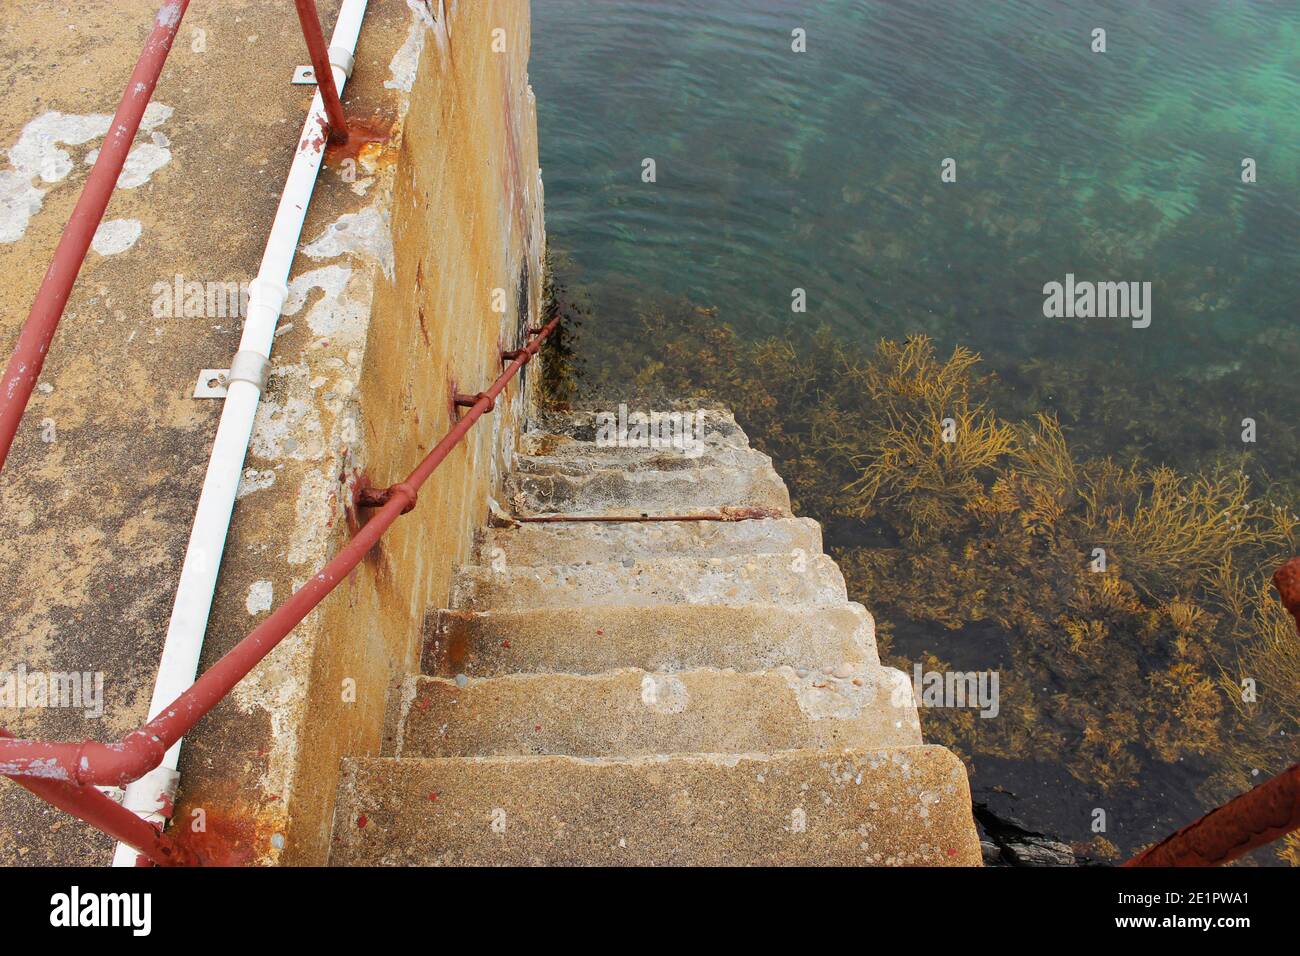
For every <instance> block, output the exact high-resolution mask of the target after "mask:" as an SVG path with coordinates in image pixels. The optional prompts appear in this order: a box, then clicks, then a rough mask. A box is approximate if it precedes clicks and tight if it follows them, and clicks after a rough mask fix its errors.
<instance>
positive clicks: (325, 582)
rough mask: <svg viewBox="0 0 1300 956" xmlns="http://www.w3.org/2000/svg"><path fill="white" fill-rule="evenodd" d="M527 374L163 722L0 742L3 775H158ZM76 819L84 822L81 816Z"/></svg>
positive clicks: (513, 368) (454, 433)
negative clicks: (101, 733)
mask: <svg viewBox="0 0 1300 956" xmlns="http://www.w3.org/2000/svg"><path fill="white" fill-rule="evenodd" d="M559 321H560V320H559V319H558V318H556V319H552V320H551V321H550V322H549V323H548V324H547V325H546V326H545V327H543V329H542V331H541V332H540V333H539V334H538V336H537V337H536V338H535V339H533V341H532V342H530V343H529V344H528V345H527V347H526V348H527V350H528V351H529V353H530V355H536V354H537V351H538V349H540V348H541V344H542V342H543V341H544V340H545V339H546V338H547V337H548V336H549V335H550V334H551V333H552V332H554V331H555V329H556V327H557V326H558V325H559ZM523 367H524V359H523V357H520V358H517V359H515V360H514V361H513V362H511V363H510V364H509V365H508V366H507V367H506V368H505V370H503V371H502V373H501V375H500V376H498V378H497V379H496V381H495V382H493V383H492V385H491V386H489V387H488V389H487V390H486V391H484V392H481V393H479V395H478V396H477V401H475V403H474V405H473V406H472V407H471V408H470V409H469V411H468V412H466V413H465V414H464V415H463V416H462V417H461V418H460V419H459V420H458V421H457V422H456V424H455V425H454V426H452V428H451V430H450V431H448V432H447V434H446V435H445V436H443V438H442V440H441V441H440V442H438V444H437V445H435V446H434V447H433V449H432V450H431V451H430V452H429V454H428V455H426V456H425V457H424V459H423V460H422V461H421V462H420V464H419V465H417V466H416V467H415V470H414V471H412V472H411V474H410V475H409V476H407V478H406V480H405V481H404V482H400V483H398V484H397V485H394V486H393V488H392V493H391V494H390V495H389V496H388V500H387V501H386V502H385V503H384V504H383V505H382V506H381V507H380V508H379V509H378V510H377V511H376V512H375V513H374V515H372V516H371V518H370V520H369V521H367V522H366V524H365V525H363V526H362V528H361V530H360V531H359V532H358V533H357V535H356V537H354V538H353V539H352V540H351V541H349V542H348V543H347V544H346V545H345V546H344V547H343V548H342V549H340V551H339V553H338V554H337V555H335V556H334V558H333V560H331V561H330V562H329V563H328V564H326V565H325V567H323V568H321V570H320V571H318V572H317V573H316V574H314V575H312V577H311V579H310V580H308V582H307V583H306V584H304V585H303V586H302V587H301V588H299V589H298V590H297V591H296V592H294V594H293V596H292V597H290V598H289V599H288V600H287V601H285V602H284V603H283V604H281V605H280V606H279V607H278V608H276V609H275V611H273V612H272V613H271V615H270V616H269V617H268V618H267V619H266V620H265V621H263V622H262V623H261V624H259V625H258V626H257V627H255V628H253V630H252V631H250V632H249V634H248V636H247V637H245V638H244V639H243V640H242V641H240V642H239V643H238V644H237V645H235V647H233V648H232V649H231V650H230V651H228V652H227V653H226V655H225V656H224V657H222V658H221V660H219V661H217V663H215V664H213V665H212V666H211V667H210V668H208V670H207V671H205V672H204V673H203V675H202V676H201V677H199V678H198V680H196V681H195V682H194V684H193V685H192V686H191V687H190V688H189V690H187V691H185V692H184V693H183V694H181V695H180V696H179V697H177V698H176V700H175V701H173V702H172V704H171V705H170V706H168V707H166V708H164V709H163V710H162V712H161V713H160V714H159V715H158V716H157V717H155V718H154V719H153V720H151V721H149V722H148V723H146V724H145V725H144V726H142V727H140V728H139V729H138V730H134V731H132V732H131V733H129V734H127V735H126V736H125V737H124V738H122V740H121V741H120V742H118V743H113V744H103V743H99V742H97V741H91V740H87V741H82V742H81V743H65V742H51V741H43V740H13V739H0V774H3V775H4V776H8V777H12V778H14V779H19V782H24V780H26V781H30V780H31V779H32V778H40V780H42V781H47V782H54V783H67V784H71V785H79V786H86V785H92V784H97V785H101V786H119V787H120V786H125V785H126V784H127V783H129V782H131V781H132V780H135V779H137V778H139V777H142V776H144V775H145V774H146V773H148V772H149V771H150V770H152V769H153V768H154V767H156V766H157V765H158V764H159V763H160V762H161V761H162V758H163V755H164V754H165V753H166V752H167V749H168V748H169V747H171V746H172V744H174V743H176V741H178V740H180V739H181V738H182V737H184V736H185V734H187V733H188V732H189V731H190V729H191V728H192V727H193V726H194V725H195V724H196V723H198V721H199V719H200V718H201V717H203V716H204V715H205V714H206V713H207V712H208V711H210V710H211V709H212V708H213V707H214V706H216V704H217V702H218V701H220V700H221V699H222V698H223V697H225V696H226V694H228V693H230V690H231V689H232V688H233V687H234V686H235V685H236V684H238V683H239V682H240V681H241V680H242V679H243V678H244V677H245V676H246V675H247V674H248V672H249V671H251V670H252V669H253V668H254V667H256V666H257V664H258V663H259V662H260V661H261V660H262V658H264V657H265V656H266V655H267V654H268V653H270V652H271V650H272V649H273V648H274V647H275V646H276V645H277V644H279V643H280V642H281V641H282V640H284V638H285V637H286V636H288V634H289V632H290V631H292V630H293V629H294V628H295V627H297V626H298V624H299V623H301V622H302V620H303V618H305V617H306V616H307V615H308V614H309V613H311V611H312V610H313V609H314V608H315V607H316V605H318V604H320V602H321V601H323V600H324V599H325V598H326V597H327V596H328V595H329V593H330V592H331V591H333V590H334V588H336V587H338V585H339V584H340V583H342V582H343V581H344V580H345V579H346V578H347V576H348V575H349V574H350V573H351V572H352V570H353V569H354V568H356V566H357V565H358V564H360V563H361V561H362V560H363V559H364V558H365V556H366V555H367V554H368V553H369V552H370V550H371V548H373V547H374V546H375V545H376V544H377V543H378V541H379V539H380V537H381V536H382V535H383V533H384V532H385V531H387V530H388V528H389V527H390V526H391V525H392V524H393V522H394V521H396V520H397V518H398V517H399V516H400V515H402V514H403V513H404V512H406V511H407V510H409V507H408V506H410V505H413V504H414V503H415V500H416V495H417V493H418V492H419V490H420V487H421V486H422V485H423V484H424V483H425V482H426V481H427V480H428V479H429V476H430V475H432V474H433V472H434V470H435V469H436V468H437V467H438V466H439V465H440V464H442V462H443V461H444V460H445V459H446V458H447V456H448V455H449V454H451V451H452V449H453V448H455V447H456V445H458V444H459V443H460V440H461V439H462V438H464V437H465V434H466V433H467V432H468V431H469V430H470V428H472V427H473V425H474V423H475V422H476V421H478V420H479V418H481V417H482V416H483V415H484V414H485V413H486V412H487V411H488V409H489V408H491V407H492V405H493V404H494V403H495V401H496V398H497V396H499V395H500V394H501V392H502V391H503V390H504V389H505V387H506V385H508V384H509V383H510V380H511V379H513V378H514V377H515V375H517V374H518V372H519V370H520V369H521V368H523ZM20 778H22V779H20ZM110 802H111V801H110ZM72 812H75V813H76V815H78V816H81V817H82V819H86V817H85V815H84V814H83V813H81V812H80V810H74V811H72ZM91 822H93V821H91ZM114 835H115V836H117V837H118V839H119V840H121V841H122V842H125V843H128V844H130V845H132V846H136V847H137V849H143V848H142V847H140V846H139V845H138V844H137V843H136V842H135V841H134V840H133V839H131V838H130V837H129V835H119V834H114Z"/></svg>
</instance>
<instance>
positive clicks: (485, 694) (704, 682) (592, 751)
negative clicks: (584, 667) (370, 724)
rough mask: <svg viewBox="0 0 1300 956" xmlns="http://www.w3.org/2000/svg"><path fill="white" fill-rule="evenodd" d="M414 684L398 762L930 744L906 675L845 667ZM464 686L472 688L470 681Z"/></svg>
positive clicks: (406, 699)
mask: <svg viewBox="0 0 1300 956" xmlns="http://www.w3.org/2000/svg"><path fill="white" fill-rule="evenodd" d="M802 673H803V675H804V676H802V677H801V676H799V673H797V672H796V671H795V670H794V669H793V668H790V667H782V668H778V669H776V670H771V671H758V672H749V673H738V672H736V671H731V670H690V671H679V672H678V673H675V674H663V673H659V674H656V673H651V672H649V671H643V670H638V669H634V668H627V669H624V670H618V671H608V672H606V673H603V674H593V675H587V676H582V675H576V674H516V675H511V676H508V677H492V678H487V679H474V680H467V679H466V678H463V677H462V678H460V679H459V681H457V680H450V679H448V678H445V677H412V678H408V680H407V683H406V686H405V688H404V692H403V700H402V729H401V732H400V735H399V742H398V745H397V753H396V754H395V756H400V757H497V756H511V755H527V754H567V755H569V756H572V757H619V756H624V757H631V756H640V755H647V754H669V753H755V752H759V751H762V752H766V753H771V752H775V751H779V750H803V749H808V750H824V749H828V748H837V747H859V748H877V747H907V746H915V745H919V744H920V743H921V722H920V719H919V717H918V716H917V712H916V705H915V703H914V702H913V700H912V690H911V684H910V682H909V681H908V679H907V677H906V676H905V675H904V674H903V673H902V672H901V671H896V670H893V669H892V668H882V667H880V666H878V665H875V666H867V665H865V664H859V665H857V666H856V667H854V666H850V665H847V664H846V665H843V666H842V668H839V669H836V670H835V671H834V673H833V674H824V673H822V672H821V671H817V672H810V671H804V672H802ZM462 682H463V683H462Z"/></svg>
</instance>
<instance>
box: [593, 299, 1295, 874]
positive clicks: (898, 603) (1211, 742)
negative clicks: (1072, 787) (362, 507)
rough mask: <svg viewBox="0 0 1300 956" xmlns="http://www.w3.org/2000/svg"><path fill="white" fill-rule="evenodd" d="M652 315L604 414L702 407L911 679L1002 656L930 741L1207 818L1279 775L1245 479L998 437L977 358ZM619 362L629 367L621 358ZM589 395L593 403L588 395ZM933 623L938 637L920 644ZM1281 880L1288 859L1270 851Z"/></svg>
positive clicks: (1290, 668)
mask: <svg viewBox="0 0 1300 956" xmlns="http://www.w3.org/2000/svg"><path fill="white" fill-rule="evenodd" d="M697 320H698V317H696V316H694V315H693V314H692V313H690V312H689V311H688V310H683V311H682V312H681V313H680V314H676V315H663V314H660V315H656V316H653V317H647V318H646V320H645V323H646V325H645V327H646V332H647V335H653V337H654V340H655V341H656V343H657V345H658V354H659V359H658V360H656V361H654V362H651V363H649V364H648V365H641V366H639V367H633V366H630V365H629V366H628V367H623V368H620V367H617V365H616V364H615V363H616V362H617V359H615V358H614V357H612V356H602V361H605V362H606V363H607V367H606V371H607V372H608V375H609V378H608V380H609V381H611V382H617V383H620V384H619V393H620V394H623V395H626V394H627V393H628V389H629V388H633V389H636V390H637V391H638V392H645V391H648V390H649V391H653V390H655V389H658V390H661V391H662V392H663V393H665V394H671V395H674V396H680V395H683V394H698V393H708V394H709V395H710V396H711V397H714V398H717V399H720V400H722V401H725V402H727V403H728V404H730V405H731V407H732V408H733V409H734V410H735V413H736V415H737V418H738V419H739V420H740V421H741V423H742V424H743V425H744V427H745V428H746V430H747V431H748V432H749V434H750V436H751V438H752V439H753V441H754V442H755V444H756V445H757V446H759V447H761V448H762V449H763V450H764V451H765V452H767V453H768V454H770V455H772V456H773V458H774V459H775V462H776V465H777V467H778V469H779V470H780V472H781V473H782V474H783V475H784V476H785V478H786V480H787V482H788V483H789V486H790V489H791V494H792V497H793V499H794V506H795V509H796V510H797V511H799V512H801V513H804V514H809V515H812V516H813V517H816V518H818V519H819V520H821V521H822V522H823V523H824V524H825V526H826V531H827V542H828V548H829V549H830V550H831V551H832V553H833V554H834V556H835V558H836V559H837V560H838V561H839V563H840V566H841V567H842V568H843V570H844V573H845V575H846V578H847V579H848V582H849V587H850V593H851V595H853V596H856V598H858V599H861V600H863V601H864V602H865V603H867V604H868V605H869V606H871V607H872V608H873V609H874V610H875V611H877V613H878V616H879V619H880V621H881V625H882V626H881V636H882V654H886V655H888V653H889V634H890V631H891V628H890V624H891V623H893V624H897V625H900V626H901V625H903V624H908V625H909V626H911V627H912V628H913V629H916V626H928V633H929V634H931V635H932V636H931V637H930V638H929V639H927V640H928V643H927V644H926V646H925V647H924V648H922V649H921V650H920V652H919V653H918V652H917V648H916V647H913V648H912V649H911V653H910V657H911V660H908V661H904V660H902V659H901V658H900V657H898V656H893V657H892V659H891V662H892V663H894V664H896V665H899V666H903V667H905V668H908V669H909V670H910V666H911V664H913V663H917V662H919V663H922V664H923V665H924V666H925V667H926V668H927V669H940V670H942V669H946V668H947V664H946V663H945V659H946V658H950V657H961V658H963V659H969V658H970V657H971V655H970V654H969V653H966V652H965V649H964V648H963V647H962V642H963V641H965V640H967V635H968V634H969V633H971V630H972V628H975V629H980V628H984V629H988V628H990V627H992V628H994V629H995V630H996V632H997V633H999V634H1001V635H1003V636H1004V638H1005V639H1004V641H1003V642H1002V643H1001V645H1000V647H999V651H998V653H999V654H1000V655H1001V659H1000V660H991V661H989V662H988V663H987V665H985V666H988V667H996V668H998V669H999V670H1000V671H1001V675H1002V676H1001V692H1002V700H1001V709H1000V710H1001V712H1000V715H999V717H998V718H997V719H993V720H983V719H980V718H979V717H978V716H977V715H976V714H975V713H974V712H973V711H970V710H955V709H935V710H927V711H925V712H924V713H923V719H924V721H925V724H926V734H927V737H928V738H930V739H933V740H936V741H938V742H941V743H945V744H947V745H949V746H952V747H954V748H955V749H957V750H958V751H959V752H961V753H962V754H963V755H964V756H965V757H966V758H967V759H968V760H970V761H973V762H975V763H976V764H978V762H979V760H980V758H981V757H1000V758H1008V759H1017V758H1024V757H1026V756H1039V757H1044V756H1045V757H1048V758H1050V759H1053V760H1058V759H1059V760H1062V761H1064V763H1065V765H1066V766H1067V768H1068V770H1069V772H1070V773H1071V774H1072V775H1073V776H1075V777H1076V778H1077V779H1078V780H1080V781H1084V782H1087V783H1088V784H1089V785H1091V786H1094V787H1098V788H1100V790H1101V791H1102V792H1114V791H1115V790H1116V789H1117V788H1133V787H1136V786H1137V785H1138V784H1139V782H1140V781H1141V780H1142V779H1143V777H1144V774H1145V773H1146V772H1147V771H1148V770H1149V768H1151V767H1152V766H1153V765H1158V764H1165V765H1172V764H1180V765H1181V766H1183V767H1184V768H1190V769H1191V770H1192V771H1193V772H1194V773H1195V775H1196V778H1197V779H1199V780H1202V781H1204V784H1203V787H1202V792H1201V794H1200V797H1201V798H1202V800H1206V801H1209V800H1216V801H1217V800H1222V799H1224V798H1226V797H1228V796H1231V795H1233V794H1235V793H1237V792H1240V791H1241V790H1244V789H1246V788H1248V787H1250V786H1252V785H1253V784H1254V783H1257V782H1259V779H1261V778H1260V777H1259V776H1258V775H1259V774H1269V773H1274V772H1277V771H1279V770H1281V769H1284V768H1285V767H1286V766H1288V765H1289V764H1290V763H1291V762H1293V761H1294V760H1295V748H1294V745H1293V743H1292V741H1294V740H1295V739H1296V737H1295V735H1296V734H1298V733H1300V641H1298V640H1297V637H1296V633H1295V628H1294V626H1293V624H1292V622H1291V620H1290V618H1289V617H1288V615H1287V613H1286V611H1285V610H1284V609H1283V607H1282V605H1281V604H1280V602H1279V601H1278V600H1277V598H1276V596H1275V595H1273V594H1272V593H1271V592H1270V591H1269V588H1268V580H1269V576H1270V574H1271V572H1272V570H1273V568H1274V567H1276V566H1277V565H1278V564H1279V563H1280V562H1281V561H1283V560H1285V559H1286V558H1287V557H1288V556H1290V555H1291V554H1293V553H1294V551H1295V548H1296V540H1297V529H1298V526H1300V521H1298V519H1297V517H1296V515H1295V514H1294V513H1293V511H1292V503H1291V502H1290V501H1287V500H1270V497H1269V496H1268V495H1267V494H1262V495H1261V494H1255V493H1254V492H1253V490H1252V482H1251V479H1250V478H1249V477H1248V475H1247V473H1246V471H1245V470H1244V468H1243V464H1244V463H1242V462H1238V463H1235V464H1234V463H1232V462H1229V461H1222V460H1220V461H1217V462H1216V463H1215V464H1214V465H1213V466H1212V467H1211V468H1210V469H1209V470H1207V471H1205V472H1204V473H1201V474H1182V473H1179V472H1177V471H1174V470H1173V469H1171V468H1169V467H1166V466H1163V465H1152V464H1144V463H1142V462H1140V461H1135V460H1130V461H1127V462H1121V461H1116V460H1114V459H1112V458H1108V457H1097V456H1090V457H1078V456H1076V455H1074V454H1073V453H1072V450H1071V448H1070V442H1069V441H1068V440H1067V436H1066V434H1065V432H1064V431H1063V429H1062V427H1061V425H1060V424H1059V422H1058V421H1057V419H1056V418H1054V417H1052V416H1051V415H1048V414H1042V413H1039V414H1036V415H1033V416H1032V417H1029V418H1027V419H1024V420H1008V419H1006V418H1003V417H1002V416H1001V415H999V414H998V412H997V411H996V410H995V409H994V408H993V407H992V404H991V399H990V395H992V394H995V393H996V387H995V383H994V382H993V381H991V380H990V379H989V378H988V377H986V376H984V375H982V374H981V372H980V359H979V356H978V355H976V354H975V353H973V352H971V351H969V350H967V349H964V348H961V347H957V348H954V349H953V350H952V352H951V353H950V354H949V355H948V356H947V357H946V358H945V357H941V356H940V355H939V354H937V352H936V349H935V348H934V346H933V344H932V343H931V342H930V340H929V339H927V338H926V337H925V336H914V337H911V338H907V339H905V340H902V341H891V340H883V341H881V342H879V343H878V344H877V345H876V346H875V348H874V350H869V351H867V352H865V353H864V352H863V351H861V350H852V349H848V348H846V347H845V346H844V345H843V344H842V343H841V342H839V341H838V340H837V339H836V338H835V337H834V336H833V335H832V334H831V333H829V332H826V331H823V332H821V333H818V334H817V335H815V336H813V337H812V338H811V339H810V341H808V342H804V343H799V344H798V345H797V346H796V345H795V344H794V343H792V342H789V341H785V340H781V339H769V340H767V341H763V342H759V343H745V342H742V341H740V340H739V339H738V338H737V336H736V335H735V334H734V333H733V332H732V331H731V330H730V329H729V328H726V327H713V328H706V329H703V330H701V329H700V328H698V325H697V324H696V323H697ZM628 361H629V363H630V362H631V359H629V360H628ZM596 391H599V388H597V389H596ZM935 625H939V626H941V627H942V628H944V629H947V631H948V633H949V636H946V637H945V636H944V635H943V632H941V631H936V630H934V626H935ZM1278 854H1279V856H1280V857H1281V858H1283V859H1286V860H1289V861H1291V862H1295V860H1296V846H1295V844H1294V842H1292V843H1284V844H1279V850H1278Z"/></svg>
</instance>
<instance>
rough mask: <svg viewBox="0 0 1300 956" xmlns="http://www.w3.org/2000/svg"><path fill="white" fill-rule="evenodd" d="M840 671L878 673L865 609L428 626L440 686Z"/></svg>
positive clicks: (426, 663)
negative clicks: (633, 671)
mask: <svg viewBox="0 0 1300 956" xmlns="http://www.w3.org/2000/svg"><path fill="white" fill-rule="evenodd" d="M844 662H849V663H858V662H862V663H865V664H869V665H876V664H879V663H880V658H879V656H878V655H877V653H876V629H875V622H874V621H873V620H872V618H871V615H870V614H869V613H867V610H866V609H865V608H864V607H862V605H860V604H845V605H841V606H840V607H829V608H807V607H785V606H782V605H776V604H745V605H740V606H736V607H732V606H728V605H673V604H669V605H659V606H656V607H566V608H545V607H540V608H529V609H528V610H524V611H484V612H475V611H449V610H438V611H435V612H433V613H432V614H430V615H429V617H428V620H427V621H426V624H425V635H424V654H423V657H422V660H421V669H422V670H423V671H424V673H426V674H430V675H435V676H441V677H455V676H457V675H458V674H465V675H467V676H469V677H496V676H499V675H502V674H520V673H538V672H543V671H558V672H562V673H568V674H599V673H601V672H602V671H608V670H614V669H616V668H620V667H639V668H641V669H643V670H648V671H662V672H673V671H683V670H691V669H694V668H701V667H718V668H723V667H731V668H734V669H736V670H738V671H760V670H771V669H773V668H776V667H780V666H782V665H789V666H791V667H794V668H807V669H808V670H811V671H821V670H823V669H824V668H827V667H831V668H834V667H838V666H839V665H840V664H842V663H844Z"/></svg>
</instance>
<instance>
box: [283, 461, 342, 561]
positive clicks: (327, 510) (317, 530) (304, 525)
mask: <svg viewBox="0 0 1300 956" xmlns="http://www.w3.org/2000/svg"><path fill="white" fill-rule="evenodd" d="M334 489H335V485H334V483H333V482H331V481H330V480H329V479H328V478H326V477H325V475H324V474H323V473H322V472H319V471H309V472H307V474H306V475H304V476H303V480H302V484H301V485H299V486H298V498H297V500H296V501H295V502H294V506H293V510H294V518H295V520H294V524H293V534H292V535H291V537H290V539H289V552H288V554H287V555H286V559H287V560H288V562H289V563H290V564H312V565H318V564H321V563H322V562H323V560H324V559H325V558H326V557H327V556H328V550H329V543H330V529H331V526H332V523H333V518H334V505H335V496H334Z"/></svg>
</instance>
